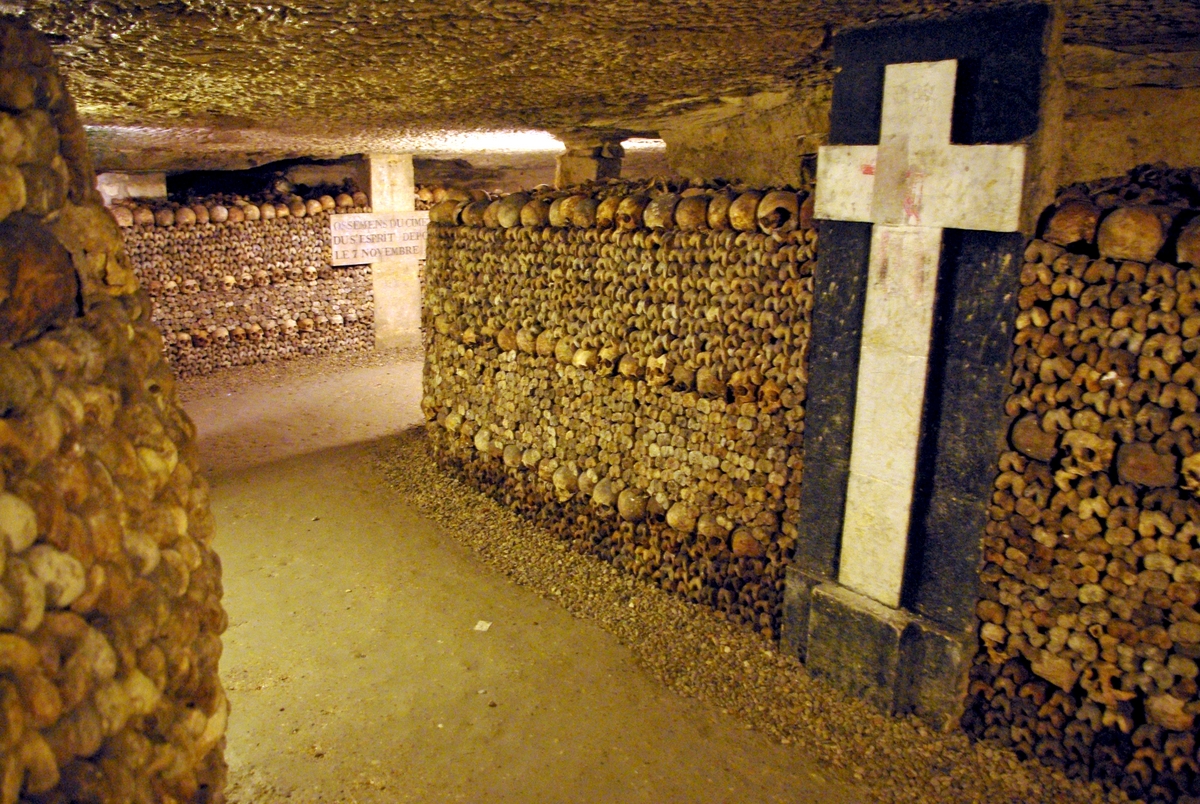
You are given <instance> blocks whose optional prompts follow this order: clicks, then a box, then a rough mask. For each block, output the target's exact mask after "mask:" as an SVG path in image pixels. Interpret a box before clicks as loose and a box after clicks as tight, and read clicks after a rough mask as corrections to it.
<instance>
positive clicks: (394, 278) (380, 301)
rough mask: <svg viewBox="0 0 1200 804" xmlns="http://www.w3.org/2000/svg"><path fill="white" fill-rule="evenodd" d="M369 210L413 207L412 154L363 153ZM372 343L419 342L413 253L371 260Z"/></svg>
mask: <svg viewBox="0 0 1200 804" xmlns="http://www.w3.org/2000/svg"><path fill="white" fill-rule="evenodd" d="M367 161H368V167H369V175H370V188H369V189H368V195H369V196H370V199H371V210H372V211H373V212H412V211H413V210H414V209H416V187H415V185H414V182H413V160H412V154H369V155H368V156H367ZM371 285H372V290H373V291H374V297H375V347H376V348H377V349H416V348H420V346H421V264H420V261H419V260H417V259H416V258H413V257H402V258H399V259H389V260H382V261H380V262H377V263H375V264H374V266H373V268H372V271H371Z"/></svg>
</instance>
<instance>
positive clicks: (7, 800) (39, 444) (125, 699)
mask: <svg viewBox="0 0 1200 804" xmlns="http://www.w3.org/2000/svg"><path fill="white" fill-rule="evenodd" d="M0 76H2V79H0V154H3V156H2V157H0V230H2V231H0V288H3V293H0V712H2V715H0V804H16V802H17V801H35V800H36V801H45V802H66V801H97V802H124V801H172V800H173V801H181V802H182V801H190V802H205V801H217V800H221V798H222V788H223V786H224V776H225V763H224V759H223V756H222V753H223V746H224V733H225V725H226V719H227V715H228V704H227V703H226V699H225V696H224V693H223V692H222V690H221V685H220V681H219V679H218V676H217V662H218V659H219V657H220V654H221V641H220V635H221V633H222V631H223V630H224V628H225V625H226V618H225V614H224V612H223V610H222V608H221V602H220V599H221V572H220V562H219V560H218V559H217V556H216V554H215V553H214V552H213V551H212V549H211V547H210V543H211V540H212V535H213V529H212V520H211V516H210V514H209V507H208V491H207V485H206V483H205V481H204V480H203V479H202V478H201V477H200V476H199V475H198V472H197V462H196V451H195V444H194V436H195V432H194V429H193V427H192V424H191V422H190V421H188V418H187V416H186V414H185V413H184V412H183V410H182V408H181V407H180V406H179V403H178V400H177V398H176V395H175V391H174V380H173V377H172V373H171V370H170V368H169V367H168V366H167V364H166V363H165V362H164V360H163V357H162V342H161V338H160V336H159V333H158V331H157V329H156V328H155V326H154V325H153V324H152V323H151V321H150V307H149V300H148V299H147V298H146V297H145V295H144V294H143V293H141V292H140V291H139V290H138V288H137V283H136V282H135V281H134V277H133V272H132V269H131V266H130V264H129V260H128V257H127V255H126V253H125V252H124V249H123V246H122V242H121V236H120V232H119V230H118V229H117V227H116V225H115V223H114V221H113V219H112V218H111V217H110V216H109V214H108V213H107V212H106V211H105V210H104V208H103V207H102V206H101V205H100V199H99V196H98V194H97V193H96V191H95V190H94V181H95V179H94V176H93V174H92V168H91V164H90V161H89V158H88V154H87V149H86V140H85V138H84V133H83V129H82V127H81V126H80V125H79V122H78V119H77V118H76V115H75V109H74V106H73V104H72V102H71V100H70V98H69V97H68V96H67V95H66V94H65V91H64V89H63V83H62V78H61V76H60V75H59V74H58V72H57V70H56V68H55V67H54V65H53V61H52V58H51V54H50V50H49V47H48V46H47V45H46V43H45V42H44V41H43V40H42V39H41V38H40V36H38V35H37V34H35V33H34V32H32V31H31V30H30V29H28V28H25V27H23V26H21V25H19V24H17V23H14V22H12V21H10V20H0Z"/></svg>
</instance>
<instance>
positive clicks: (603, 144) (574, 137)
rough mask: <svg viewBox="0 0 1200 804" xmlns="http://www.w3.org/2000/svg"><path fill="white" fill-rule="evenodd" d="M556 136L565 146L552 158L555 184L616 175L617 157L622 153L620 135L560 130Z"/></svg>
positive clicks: (619, 171)
mask: <svg viewBox="0 0 1200 804" xmlns="http://www.w3.org/2000/svg"><path fill="white" fill-rule="evenodd" d="M560 138H561V139H562V141H563V144H564V145H566V146H567V150H566V152H565V153H563V154H560V155H559V156H558V159H557V162H556V168H555V171H554V186H555V187H559V188H562V187H570V186H572V185H575V184H582V183H584V182H587V181H599V180H603V179H616V178H620V176H621V159H622V158H623V157H624V156H625V149H624V148H622V147H621V140H622V139H623V138H622V137H621V136H619V135H615V134H610V135H605V134H595V133H592V132H572V133H570V134H562V135H560Z"/></svg>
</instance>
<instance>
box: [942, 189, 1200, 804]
mask: <svg viewBox="0 0 1200 804" xmlns="http://www.w3.org/2000/svg"><path fill="white" fill-rule="evenodd" d="M1198 213H1200V171H1197V170H1191V171H1190V172H1189V171H1182V170H1180V171H1171V170H1165V169H1156V168H1140V169H1138V170H1135V171H1133V173H1131V174H1130V175H1128V176H1126V177H1122V178H1120V179H1115V180H1105V181H1098V182H1093V183H1091V184H1089V185H1083V186H1076V187H1073V188H1070V189H1068V190H1066V191H1064V192H1063V193H1062V194H1061V195H1060V197H1059V199H1058V201H1057V203H1056V205H1055V207H1054V208H1053V209H1052V210H1051V211H1049V213H1048V215H1047V223H1046V224H1045V226H1044V227H1043V231H1042V233H1041V237H1040V239H1037V240H1034V241H1032V242H1031V243H1030V245H1029V247H1028V249H1027V251H1026V255H1025V257H1026V264H1025V267H1024V271H1023V273H1022V277H1021V287H1020V288H1019V295H1018V300H1019V308H1020V313H1019V315H1018V317H1017V319H1016V322H1015V338H1014V352H1013V373H1012V381H1013V385H1014V387H1015V391H1014V393H1013V394H1012V396H1011V397H1010V398H1009V399H1008V400H1007V410H1008V413H1009V414H1010V415H1012V416H1013V417H1014V419H1015V422H1014V425H1013V428H1012V431H1011V436H1010V447H1011V449H1010V450H1009V451H1007V452H1005V453H1004V454H1002V455H1001V456H1000V460H999V467H998V469H999V471H998V474H997V478H996V484H995V493H994V496H993V499H992V508H991V520H992V521H991V522H990V524H989V525H988V527H987V533H986V536H985V539H984V553H985V557H984V560H985V564H984V566H983V568H982V571H981V573H980V578H981V581H982V588H983V597H982V599H981V600H980V601H979V604H978V606H977V613H978V615H979V618H980V620H981V630H980V636H981V643H982V645H981V650H980V652H979V655H978V656H977V658H976V662H975V666H974V668H973V670H972V674H971V685H970V691H969V698H968V701H967V712H966V716H965V717H964V720H963V725H964V727H965V728H966V729H967V731H968V732H969V733H971V734H973V735H976V736H981V737H985V738H989V739H993V740H998V741H1000V742H1003V743H1005V744H1006V745H1009V746H1012V747H1013V748H1014V749H1015V750H1016V751H1017V752H1018V753H1019V754H1021V755H1024V756H1030V757H1037V758H1039V759H1041V760H1042V761H1044V762H1047V763H1050V764H1052V765H1056V766H1058V767H1061V768H1062V769H1063V770H1064V771H1065V772H1066V773H1067V774H1068V775H1070V776H1081V777H1090V778H1095V779H1100V780H1103V781H1106V782H1109V783H1112V784H1116V785H1119V786H1120V787H1121V788H1122V789H1124V790H1125V791H1126V792H1127V793H1128V794H1129V795H1130V797H1131V798H1145V799H1146V800H1148V801H1152V802H1160V801H1176V800H1179V801H1185V800H1186V801H1195V800H1196V798H1189V796H1190V797H1196V796H1200V753H1198V751H1197V749H1198V748H1200V746H1198V745H1197V732H1198V731H1200V724H1197V722H1196V714H1197V713H1198V712H1200V693H1198V686H1197V678H1198V676H1200V670H1198V667H1200V665H1198V662H1200V610H1198V609H1197V604H1198V603H1200V542H1198V538H1200V499H1197V496H1196V495H1197V493H1198V492H1200V454H1197V453H1198V452H1200V412H1198V410H1197V408H1198V402H1197V393H1200V354H1198V353H1200V337H1198V336H1200V305H1198V304H1197V302H1198V301H1200V217H1198Z"/></svg>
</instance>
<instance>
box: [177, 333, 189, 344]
mask: <svg viewBox="0 0 1200 804" xmlns="http://www.w3.org/2000/svg"><path fill="white" fill-rule="evenodd" d="M175 343H177V344H178V345H180V346H191V345H192V336H191V335H190V334H189V333H187V332H177V333H176V334H175Z"/></svg>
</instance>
